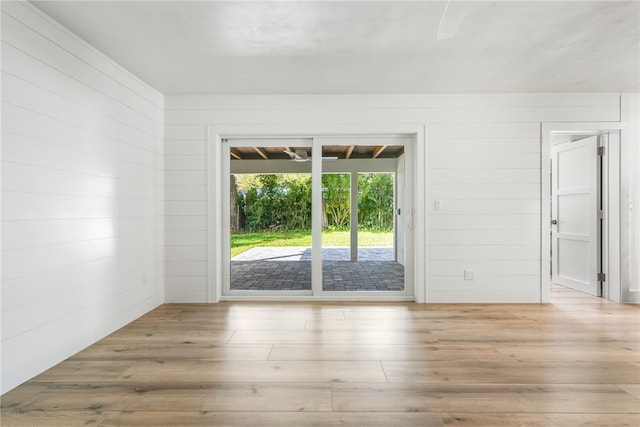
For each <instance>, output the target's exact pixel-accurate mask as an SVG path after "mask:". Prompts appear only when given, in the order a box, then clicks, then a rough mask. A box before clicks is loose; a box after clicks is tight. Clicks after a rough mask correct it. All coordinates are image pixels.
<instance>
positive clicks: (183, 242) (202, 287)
mask: <svg viewBox="0 0 640 427" xmlns="http://www.w3.org/2000/svg"><path fill="white" fill-rule="evenodd" d="M619 120H620V96H619V95H618V94H571V95H566V94H536V95H527V94H513V95H398V96H393V95H384V96H377V95H371V96H348V95H339V96H338V95H336V96H169V97H167V99H166V111H165V121H166V126H165V137H166V146H165V150H166V169H167V172H166V176H165V179H166V185H167V187H166V188H167V192H166V215H167V216H166V229H167V232H166V235H165V238H166V261H167V262H166V275H167V277H166V297H167V301H175V302H183V301H184V302H202V301H206V298H207V247H206V244H207V240H206V236H207V219H206V214H207V212H206V191H207V190H206V189H207V173H208V171H207V169H206V168H207V162H206V146H207V135H206V133H207V125H215V126H225V127H227V128H228V127H229V126H233V125H238V126H250V125H266V124H272V125H273V124H280V125H287V124H291V125H295V126H296V127H297V128H299V127H300V125H305V124H309V125H310V126H311V125H317V124H323V123H325V124H331V125H336V124H350V125H353V124H356V125H357V124H368V123H390V124H393V123H395V124H400V123H405V124H406V123H411V124H425V125H426V140H427V156H428V162H427V163H428V164H427V165H426V166H427V195H426V196H427V218H425V220H426V221H427V245H428V251H427V253H428V259H427V260H426V262H427V271H428V274H429V276H428V278H427V279H428V287H427V300H428V301H431V302H437V301H442V302H487V301H489V302H507V301H514V302H537V301H539V300H540V222H541V212H540V195H541V191H540V185H541V184H540V183H541V179H540V178H541V177H540V173H541V168H540V164H541V158H540V141H541V139H540V128H541V125H540V124H541V122H550V121H567V122H580V121H614V122H617V121H619ZM436 199H439V200H442V202H443V204H442V206H443V208H442V210H438V211H435V210H434V209H433V201H434V200H436ZM416 256H417V257H420V256H422V255H421V254H416ZM418 262H420V261H418ZM465 268H473V269H476V270H477V280H475V281H464V280H463V270H464V269H465Z"/></svg>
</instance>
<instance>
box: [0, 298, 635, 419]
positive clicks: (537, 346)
mask: <svg viewBox="0 0 640 427" xmlns="http://www.w3.org/2000/svg"><path fill="white" fill-rule="evenodd" d="M1 425H2V426H56V427H62V426H81V425H94V426H264V427H270V426H273V427H275V426H338V425H340V426H359V427H368V426H371V427H376V426H398V427H410V426H420V427H429V426H439V427H443V426H455V427H498V426H528V427H532V426H539V427H554V426H558V427H559V426H562V427H570V426H591V427H592V426H602V427H604V426H633V427H638V426H640V307H639V306H634V305H624V304H615V303H609V302H606V301H602V300H600V299H596V298H592V297H589V296H586V295H583V294H580V293H577V292H573V291H571V290H568V289H564V288H555V289H554V290H553V304H549V305H539V304H531V305H515V304H508V305H505V304H460V305H447V304H443V305H420V304H413V303H273V302H269V303H267V302H265V303H235V302H234V303H221V304H214V305H205V304H192V305H186V304H166V305H163V306H161V307H159V308H158V309H156V310H154V311H152V312H151V313H148V314H147V315H145V316H143V317H142V318H140V319H138V320H136V321H135V322H133V323H131V324H129V325H127V326H126V327H124V328H122V329H120V330H118V331H116V332H115V333H113V334H111V335H109V336H108V337H106V338H104V339H103V340H101V341H99V342H98V343H96V344H94V345H92V346H90V347H89V348H87V349H85V350H83V351H81V352H80V353H78V354H76V355H74V356H73V357H71V358H69V359H67V360H65V361H64V362H62V363H60V364H59V365H57V366H55V367H53V368H51V369H49V370H48V371H46V372H44V373H42V374H41V375H39V376H37V377H35V378H33V379H32V380H30V381H28V382H27V383H25V384H23V385H22V386H20V387H18V388H16V389H14V390H12V391H10V392H9V393H6V394H5V395H4V396H2V420H1Z"/></svg>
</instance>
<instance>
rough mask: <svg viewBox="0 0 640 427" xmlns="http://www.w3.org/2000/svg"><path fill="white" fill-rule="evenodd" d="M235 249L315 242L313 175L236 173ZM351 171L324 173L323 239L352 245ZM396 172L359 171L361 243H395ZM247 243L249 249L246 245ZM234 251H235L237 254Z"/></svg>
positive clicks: (233, 208) (233, 204)
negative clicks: (350, 230)
mask: <svg viewBox="0 0 640 427" xmlns="http://www.w3.org/2000/svg"><path fill="white" fill-rule="evenodd" d="M231 186H232V188H231V216H232V220H233V221H232V236H231V238H232V254H234V252H235V254H237V253H240V252H243V251H244V250H247V249H250V247H254V246H287V244H286V242H284V243H283V241H285V240H287V238H289V239H290V240H291V243H292V244H293V243H295V244H294V246H298V245H300V246H307V245H310V243H311V175H308V174H260V175H258V174H256V175H235V176H232V178H231ZM349 186H350V175H349V174H324V175H323V176H322V187H323V194H322V202H323V205H322V209H323V229H324V231H323V242H324V244H326V245H328V246H348V242H349V240H348V236H349V227H350V188H349ZM393 187H394V182H393V174H391V173H360V174H358V244H359V245H360V246H386V245H390V244H392V242H393V220H394V212H393V191H394V188H393ZM243 248H245V249H243ZM235 254H234V255H235Z"/></svg>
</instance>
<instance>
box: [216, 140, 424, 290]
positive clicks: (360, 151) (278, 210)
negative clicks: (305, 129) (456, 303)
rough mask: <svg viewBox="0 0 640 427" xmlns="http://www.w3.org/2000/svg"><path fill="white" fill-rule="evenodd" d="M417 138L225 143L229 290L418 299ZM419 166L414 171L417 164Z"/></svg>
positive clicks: (225, 263) (225, 267)
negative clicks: (410, 226)
mask: <svg viewBox="0 0 640 427" xmlns="http://www.w3.org/2000/svg"><path fill="white" fill-rule="evenodd" d="M409 142H410V139H409V138H407V137H362V138H349V139H346V138H326V137H323V138H289V137H287V138H263V137H261V138H229V139H226V140H223V145H222V147H223V159H225V161H224V162H223V168H224V169H225V170H224V176H225V177H226V178H227V182H226V183H224V184H223V188H224V189H226V191H228V197H224V198H223V200H224V201H225V202H227V203H228V205H227V206H224V207H223V211H224V212H226V213H227V214H225V215H224V216H223V229H224V230H225V235H224V236H223V239H224V241H223V243H224V252H223V253H224V254H225V259H224V260H223V281H224V284H225V288H224V290H223V294H224V295H229V296H252V297H255V296H292V297H295V296H298V297H309V296H318V297H325V298H338V299H341V298H344V297H350V298H352V299H353V298H358V297H361V296H365V295H377V296H378V297H380V296H385V295H386V296H389V297H403V296H410V295H412V286H410V284H411V280H412V278H411V277H408V276H407V274H406V272H407V271H408V269H407V268H405V267H406V264H407V254H409V253H411V250H410V248H411V244H412V242H411V239H410V237H409V238H407V237H408V234H407V233H406V225H405V221H404V217H403V216H404V215H406V212H409V211H410V209H411V206H410V204H409V203H407V201H408V200H411V199H412V198H411V197H410V195H408V194H407V191H411V189H410V188H407V186H406V185H405V182H406V171H407V169H408V168H407V165H406V164H405V158H406V152H407V151H409V150H411V144H410V143H409ZM409 169H410V168H409Z"/></svg>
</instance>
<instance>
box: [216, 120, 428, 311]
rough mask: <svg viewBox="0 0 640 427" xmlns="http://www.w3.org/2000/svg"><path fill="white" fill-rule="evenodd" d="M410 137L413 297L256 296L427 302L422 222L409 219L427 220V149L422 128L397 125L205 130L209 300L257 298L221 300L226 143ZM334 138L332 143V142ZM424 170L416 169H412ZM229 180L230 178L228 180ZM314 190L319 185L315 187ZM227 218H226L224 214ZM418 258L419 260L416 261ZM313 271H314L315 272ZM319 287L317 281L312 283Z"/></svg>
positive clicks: (343, 295) (323, 294)
mask: <svg viewBox="0 0 640 427" xmlns="http://www.w3.org/2000/svg"><path fill="white" fill-rule="evenodd" d="M397 135H401V136H410V137H411V141H412V142H411V147H410V149H411V150H412V152H413V154H414V156H413V157H412V165H411V167H412V168H413V171H414V172H415V173H414V174H413V177H412V179H411V180H410V181H411V182H410V183H408V184H407V185H411V187H412V190H411V198H412V202H413V208H412V209H411V212H410V213H409V214H408V221H407V222H408V223H409V224H408V226H409V227H410V229H411V231H412V233H411V234H412V236H413V238H414V241H413V244H412V252H413V255H414V256H413V257H412V258H413V259H412V261H413V262H412V263H411V265H407V266H406V268H407V269H408V273H407V276H408V277H410V278H411V280H412V284H413V286H412V290H413V295H411V294H405V295H384V294H386V293H378V294H375V295H373V293H371V294H365V293H362V292H358V293H349V292H340V293H337V292H332V293H329V292H320V293H318V292H317V289H314V290H315V291H316V295H315V296H313V295H308V294H307V295H271V296H269V295H266V296H264V295H260V299H263V300H269V299H270V300H310V299H314V300H327V301H333V300H360V301H363V300H364V301H366V300H370V301H379V300H385V301H394V300H401V301H404V300H414V301H416V302H425V298H426V294H427V292H426V291H427V289H426V285H427V279H426V278H427V274H426V256H427V254H426V250H425V249H426V241H425V240H426V221H415V222H414V220H413V218H426V216H425V188H426V183H425V179H426V167H425V166H424V165H426V146H425V129H424V126H423V125H411V124H407V125H395V124H389V125H385V124H382V125H380V124H375V125H308V126H304V125H275V126H274V125H264V126H209V127H208V163H207V164H208V182H209V184H210V185H209V189H208V191H207V198H208V205H207V206H208V225H209V231H208V260H209V283H208V301H209V302H218V301H220V300H222V299H225V300H242V299H256V298H257V297H256V296H253V295H248V296H246V297H244V296H237V295H232V296H226V295H223V288H224V280H225V277H224V271H225V267H224V264H223V263H224V262H225V258H228V254H227V255H226V256H225V244H224V239H225V238H226V237H225V231H224V230H225V229H224V216H225V211H224V209H223V208H222V206H223V205H225V203H224V200H223V199H224V197H225V194H226V192H225V187H224V185H225V182H226V180H225V179H224V178H225V175H224V173H225V170H227V171H228V168H226V167H225V162H227V163H228V161H229V160H228V155H225V152H224V144H222V140H223V139H224V138H234V139H235V138H257V137H260V138H265V137H269V138H277V137H287V138H292V137H297V138H310V137H312V138H317V139H318V140H323V139H332V140H334V141H339V138H340V137H344V138H354V137H380V136H397ZM334 138H335V139H334ZM313 150H314V152H313V153H312V159H313V157H316V159H318V160H316V162H321V160H319V159H320V158H321V155H318V154H320V153H321V151H318V150H321V146H320V144H314V145H313ZM418 164H420V165H422V166H421V167H416V165H418ZM227 179H228V178H227ZM316 185H317V184H316ZM227 216H228V215H227ZM418 258H419V259H418ZM316 270H317V269H316ZM315 282H316V283H317V280H316V281H315Z"/></svg>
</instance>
